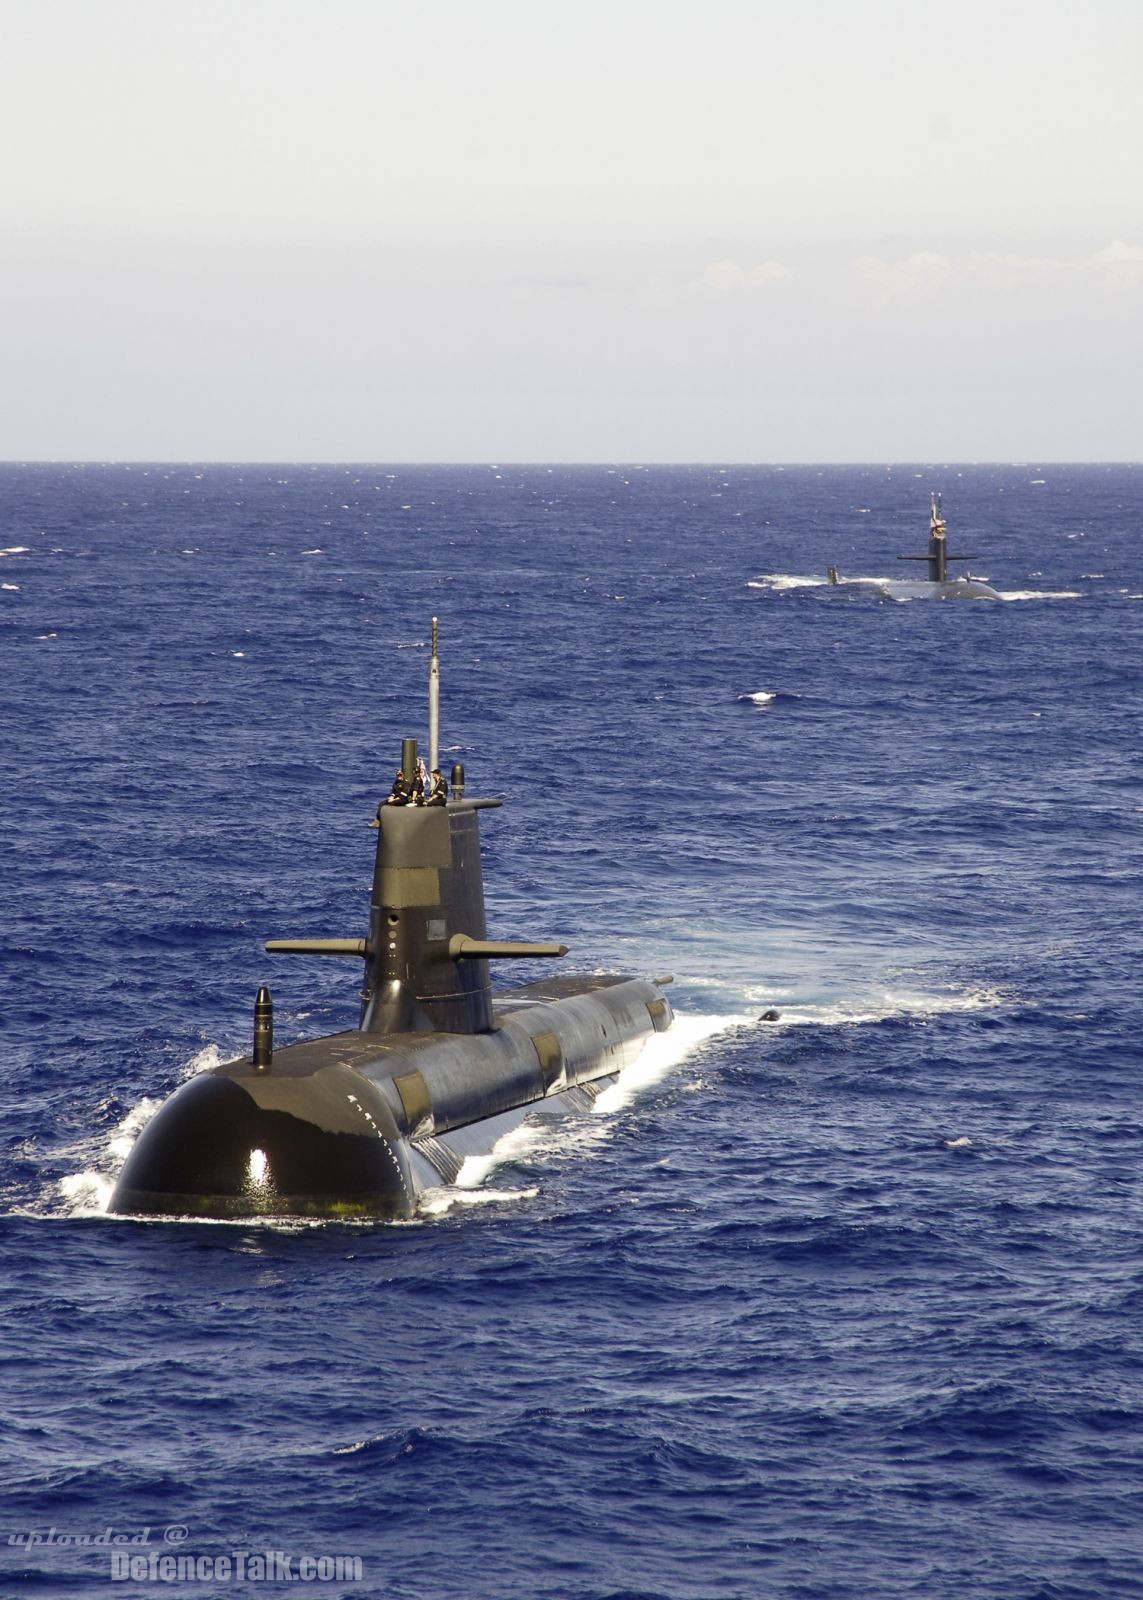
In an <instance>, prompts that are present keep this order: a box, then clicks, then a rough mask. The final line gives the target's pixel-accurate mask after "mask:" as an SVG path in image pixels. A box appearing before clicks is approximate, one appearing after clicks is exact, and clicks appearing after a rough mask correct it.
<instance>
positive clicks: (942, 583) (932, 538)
mask: <svg viewBox="0 0 1143 1600" xmlns="http://www.w3.org/2000/svg"><path fill="white" fill-rule="evenodd" d="M947 532H948V525H947V523H946V522H945V519H944V517H943V515H942V513H941V497H940V495H939V494H937V495H930V496H929V548H928V550H927V551H926V553H925V554H924V555H923V556H898V557H897V560H898V561H924V562H927V563H928V569H929V570H928V577H927V580H925V579H922V580H917V581H914V580H911V579H908V578H906V579H904V580H902V581H901V582H894V581H892V580H888V579H880V578H842V577H839V576H838V570H837V568H836V567H830V569H829V572H828V577H829V581H830V583H831V584H834V585H838V586H842V587H845V588H864V589H877V590H879V591H880V592H881V593H882V594H888V595H890V596H891V597H892V598H893V599H896V600H999V599H1000V598H1001V597H1000V595H999V594H998V593H997V591H996V590H995V589H994V588H993V587H992V585H991V584H988V583H985V582H984V581H983V580H982V579H980V578H973V577H969V576H967V575H966V576H965V577H963V578H950V577H949V570H948V564H949V562H950V561H975V560H977V557H976V556H962V555H951V554H950V553H949V548H948V543H947V540H946V537H945V536H946V534H947Z"/></svg>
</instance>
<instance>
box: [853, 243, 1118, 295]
mask: <svg viewBox="0 0 1143 1600" xmlns="http://www.w3.org/2000/svg"><path fill="white" fill-rule="evenodd" d="M853 267H854V270H855V271H856V272H857V273H858V274H859V275H860V276H861V277H862V278H864V279H865V281H866V283H867V284H869V285H870V287H872V288H873V289H875V290H876V291H877V293H878V298H879V299H880V301H881V302H882V303H883V304H884V303H887V302H888V301H890V300H894V299H896V298H898V297H900V296H919V295H922V294H933V293H935V292H936V291H938V290H939V289H941V288H943V287H944V285H945V284H946V283H949V282H950V281H957V280H959V281H975V282H978V283H979V282H984V283H988V284H991V285H992V286H993V287H995V288H999V289H1010V290H1011V289H1015V290H1018V289H1023V288H1026V287H1028V286H1029V285H1031V284H1034V283H1043V282H1045V281H1046V280H1048V279H1050V278H1053V277H1055V278H1057V279H1061V280H1063V279H1065V278H1068V279H1071V280H1072V281H1073V282H1082V281H1084V280H1087V281H1088V282H1093V281H1094V282H1099V283H1102V284H1105V285H1110V286H1112V287H1115V288H1134V287H1135V286H1136V285H1138V284H1143V247H1140V246H1139V245H1133V244H1126V243H1124V241H1123V240H1122V239H1116V240H1115V241H1114V242H1113V243H1112V244H1109V245H1106V246H1105V247H1104V248H1103V249H1102V250H1096V251H1094V252H1093V253H1092V254H1091V255H1087V256H1021V255H1001V254H999V253H997V252H996V251H972V252H971V253H970V254H969V255H966V256H961V257H950V256H944V255H938V254H937V253H936V252H935V251H931V250H917V251H914V253H913V254H912V255H909V256H905V257H903V258H902V259H901V260H898V261H886V260H883V259H882V258H881V257H880V256H859V257H858V259H857V260H856V261H854V263H853Z"/></svg>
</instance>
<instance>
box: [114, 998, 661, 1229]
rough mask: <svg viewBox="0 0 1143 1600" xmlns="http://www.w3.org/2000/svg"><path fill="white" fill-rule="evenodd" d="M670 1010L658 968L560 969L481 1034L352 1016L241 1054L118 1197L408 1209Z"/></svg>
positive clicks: (609, 1070) (147, 1143)
mask: <svg viewBox="0 0 1143 1600" xmlns="http://www.w3.org/2000/svg"><path fill="white" fill-rule="evenodd" d="M671 1021H672V1013H671V1008H670V1004H669V1002H668V1001H667V999H666V997H665V996H664V995H663V994H662V993H661V991H660V990H659V988H658V986H657V985H656V984H654V983H653V982H651V981H649V980H647V979H642V978H624V977H576V978H555V979H549V980H547V981H546V982H540V983H535V984H531V985H527V986H525V987H523V988H520V989H516V990H512V991H510V992H508V993H507V994H504V995H501V996H498V997H496V998H495V1000H494V1003H493V1015H492V1026H491V1028H490V1029H488V1030H487V1031H486V1032H483V1033H480V1034H467V1035H466V1034H450V1033H441V1032H431V1031H418V1032H409V1033H389V1034H381V1035H379V1034H377V1033H373V1032H362V1031H357V1030H353V1031H348V1032H345V1033H340V1034H334V1035H331V1036H329V1037H327V1038H324V1039H315V1040H311V1041H307V1042H304V1043H300V1044H295V1045H288V1046H286V1047H285V1048H283V1049H281V1050H278V1051H276V1052H275V1053H274V1054H273V1057H272V1064H271V1065H270V1066H269V1067H267V1068H258V1067H256V1066H255V1065H254V1061H253V1059H252V1058H251V1057H245V1058H243V1059H241V1060H238V1061H234V1062H228V1063H226V1064H224V1065H223V1066H220V1067H216V1068H214V1069H212V1070H211V1071H208V1072H204V1073H200V1074H199V1075H198V1076H197V1077H195V1078H193V1079H191V1080H190V1081H189V1082H188V1083H186V1084H184V1085H183V1086H182V1088H180V1089H179V1090H177V1091H176V1093H175V1094H173V1095H172V1096H171V1097H170V1099H168V1100H167V1101H166V1102H165V1103H164V1105H163V1106H162V1107H161V1108H160V1110H159V1111H158V1112H157V1113H156V1115H155V1117H154V1118H153V1119H152V1120H151V1122H150V1123H148V1125H147V1126H146V1128H144V1130H143V1132H142V1134H141V1135H140V1137H139V1139H138V1141H137V1143H136V1145H135V1147H134V1149H133V1150H132V1152H131V1154H130V1156H129V1157H128V1159H127V1162H126V1164H125V1166H124V1168H123V1171H122V1173H121V1175H120V1178H119V1181H118V1184H117V1186H116V1189H115V1192H114V1194H113V1196H112V1200H111V1206H110V1210H111V1211H112V1212H114V1213H116V1214H119V1215H127V1216H164V1215H165V1216H185V1217H211V1218H235V1217H250V1216H296V1217H326V1218H338V1217H342V1218H379V1219H386V1218H399V1217H407V1216H409V1215H410V1214H411V1213H412V1212H413V1211H414V1210H415V1208H416V1204H417V1199H418V1196H419V1195H420V1194H421V1193H422V1192H423V1191H424V1190H425V1189H427V1188H430V1187H433V1186H435V1185H437V1184H440V1183H449V1182H452V1181H454V1180H455V1178H456V1176H457V1174H458V1172H459V1170H460V1166H461V1163H462V1161H463V1160H464V1158H465V1156H467V1155H473V1154H478V1153H483V1152H486V1151H488V1150H490V1149H491V1148H492V1145H493V1144H494V1143H495V1141H496V1140H497V1139H498V1138H500V1137H501V1136H502V1135H503V1133H505V1132H506V1131H508V1129H509V1128H511V1127H513V1126H515V1125H517V1124H518V1123H519V1122H520V1121H522V1120H523V1118H524V1117H525V1116H527V1115H528V1114H529V1113H530V1112H534V1111H539V1110H543V1111H547V1112H554V1111H556V1110H563V1109H567V1108H569V1107H571V1106H575V1105H577V1104H580V1105H583V1104H587V1103H589V1096H590V1095H591V1094H592V1092H593V1091H594V1090H597V1089H598V1087H599V1086H601V1085H602V1084H603V1083H605V1082H606V1080H608V1079H609V1078H613V1077H614V1075H615V1074H616V1073H617V1072H618V1071H620V1069H621V1068H622V1067H623V1066H625V1065H626V1064H627V1063H628V1062H630V1061H631V1060H633V1059H634V1058H635V1057H636V1056H637V1055H638V1054H639V1052H640V1051H641V1050H642V1048H643V1045H644V1044H645V1043H646V1042H647V1040H648V1039H649V1038H650V1037H651V1036H652V1035H653V1034H654V1033H656V1032H661V1031H663V1030H665V1029H666V1028H668V1027H670V1025H671Z"/></svg>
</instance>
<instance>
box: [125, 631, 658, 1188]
mask: <svg viewBox="0 0 1143 1600" xmlns="http://www.w3.org/2000/svg"><path fill="white" fill-rule="evenodd" d="M439 682H440V669H439V658H438V654H437V623H436V618H435V617H434V618H433V633H432V654H431V659H430V665H429V749H430V759H429V766H430V768H432V769H435V768H436V764H437V743H438V738H437V736H438V724H439ZM420 770H421V769H420V765H419V762H418V757H417V744H416V740H415V739H405V740H403V741H402V758H401V773H402V776H403V780H404V787H405V788H406V789H409V790H414V791H415V789H416V785H417V780H418V773H419V771H420ZM401 787H402V785H401V783H400V782H398V783H397V784H395V785H394V789H395V790H398V789H401ZM499 805H500V801H499V800H498V799H468V798H466V797H465V794H464V769H463V767H461V766H460V765H459V764H458V765H456V766H454V767H453V769H452V794H451V797H448V798H447V799H446V798H444V797H442V796H438V797H437V798H436V802H435V803H434V804H426V803H419V802H417V801H413V802H411V803H386V802H382V804H381V805H379V806H378V808H377V818H376V822H375V823H373V824H371V825H372V826H375V827H376V828H377V830H378V832H377V859H376V867H375V870H374V874H373V894H372V911H371V916H370V922H369V933H368V935H367V937H366V938H364V939H274V940H271V941H270V942H269V943H268V944H267V945H266V949H267V950H268V951H271V952H292V953H294V954H298V955H328V956H347V957H351V958H356V959H357V960H364V963H365V967H364V982H363V984H362V995H361V1000H362V1004H361V1015H360V1020H359V1022H358V1025H357V1027H356V1028H355V1029H350V1030H349V1031H347V1032H345V1033H335V1034H331V1035H328V1036H327V1037H325V1038H320V1039H310V1040H306V1041H304V1042H301V1043H298V1044H290V1045H286V1046H285V1047H284V1048H282V1049H278V1050H275V1049H274V1045H273V1017H272V1008H271V1000H270V995H269V992H268V990H267V989H266V988H264V987H263V988H261V989H259V991H258V996H257V999H256V1001H255V1005H254V1032H253V1048H252V1050H251V1053H250V1055H248V1056H243V1057H242V1058H241V1059H240V1060H237V1061H229V1062H226V1063H224V1064H223V1065H221V1066H218V1067H214V1068H211V1069H210V1070H208V1071H205V1072H200V1073H198V1074H197V1075H196V1076H195V1077H193V1078H191V1079H190V1080H189V1081H188V1082H187V1083H185V1084H183V1085H182V1087H181V1088H180V1089H178V1090H176V1091H175V1093H174V1094H172V1095H171V1096H170V1098H169V1099H168V1100H167V1101H165V1102H164V1104H163V1105H162V1106H161V1107H160V1108H159V1110H158V1111H157V1112H156V1114H155V1116H154V1117H153V1118H152V1119H151V1121H150V1122H149V1123H148V1124H147V1125H146V1127H145V1128H144V1129H143V1132H142V1133H141V1134H140V1136H139V1139H138V1141H137V1142H136V1144H135V1146H134V1148H133V1149H132V1151H131V1153H130V1155H129V1156H128V1158H127V1161H126V1163H125V1165H124V1167H123V1170H122V1172H121V1174H120V1176H119V1180H118V1183H117V1184H116V1187H115V1191H114V1193H113V1195H112V1197H111V1203H110V1207H109V1209H110V1211H111V1212H113V1213H117V1214H119V1215H127V1216H156V1215H159V1216H161V1215H168V1216H170V1215H175V1216H183V1217H247V1216H283V1217H326V1218H338V1217H341V1218H397V1217H407V1216H409V1215H410V1214H411V1213H412V1212H413V1210H414V1209H415V1206H416V1202H417V1197H418V1196H419V1195H420V1194H421V1193H422V1192H423V1191H424V1190H425V1189H427V1188H431V1187H433V1186H435V1185H438V1184H441V1183H452V1182H453V1181H455V1179H456V1177H457V1175H458V1173H459V1171H460V1167H461V1164H462V1163H463V1161H464V1159H465V1157H466V1156H469V1155H477V1154H485V1153H487V1152H488V1151H489V1150H490V1149H491V1147H492V1146H493V1144H494V1143H495V1142H496V1140H497V1139H498V1138H500V1137H501V1135H502V1134H504V1133H506V1132H508V1131H509V1130H510V1129H511V1128H513V1127H516V1126H517V1125H518V1124H519V1123H520V1122H522V1121H523V1120H524V1118H525V1117H526V1116H527V1115H528V1114H529V1113H530V1112H532V1111H535V1110H536V1109H538V1108H541V1107H542V1108H543V1110H544V1111H545V1112H549V1111H556V1110H563V1109H572V1108H586V1107H588V1106H590V1105H591V1103H592V1101H593V1100H594V1099H595V1098H596V1096H597V1095H598V1093H599V1092H600V1090H601V1089H602V1088H604V1087H606V1085H607V1084H608V1083H610V1082H614V1080H615V1076H616V1074H617V1073H618V1072H619V1070H620V1069H621V1068H622V1067H623V1066H625V1065H626V1064H627V1063H628V1062H629V1061H632V1060H633V1059H634V1058H635V1057H636V1056H637V1055H638V1054H639V1052H640V1051H641V1049H642V1047H643V1045H644V1044H645V1043H646V1041H647V1040H648V1038H650V1037H651V1036H652V1035H653V1034H655V1033H661V1032H663V1031H665V1030H666V1029H668V1028H669V1027H670V1026H671V1023H672V1021H673V1020H674V1019H673V1014H672V1011H671V1006H670V1002H669V1001H668V1000H667V998H666V996H665V995H663V994H662V993H661V986H662V985H663V984H667V983H670V981H671V979H670V978H669V977H660V978H656V979H647V978H639V977H622V976H598V975H590V976H562V977H554V978H551V979H548V980H547V981H541V982H539V983H530V984H527V985H525V986H524V987H522V988H518V989H509V990H506V991H504V992H502V993H497V994H494V993H493V992H492V989H491V985H490V982H489V974H488V963H489V960H496V959H503V958H512V957H517V958H519V957H538V956H562V955H565V954H566V953H567V947H566V946H565V945H561V944H505V943H500V942H497V941H494V940H489V939H488V938H487V937H486V936H485V922H484V887H483V881H482V876H481V867H480V842H479V837H478V826H477V813H478V812H479V811H484V810H488V809H491V808H492V807H495V806H499Z"/></svg>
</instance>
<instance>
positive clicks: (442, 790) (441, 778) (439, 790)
mask: <svg viewBox="0 0 1143 1600" xmlns="http://www.w3.org/2000/svg"><path fill="white" fill-rule="evenodd" d="M425 804H426V805H427V806H443V805H447V804H448V784H447V783H446V782H445V775H444V773H443V772H442V771H441V769H440V768H439V767H434V768H433V773H432V777H431V778H430V780H429V792H428V795H427V796H426V798H425Z"/></svg>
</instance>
